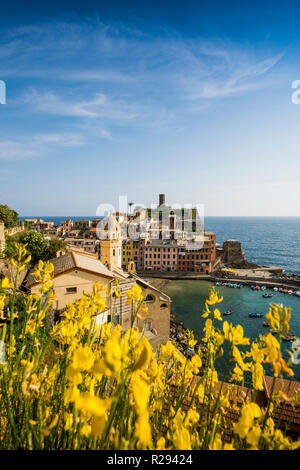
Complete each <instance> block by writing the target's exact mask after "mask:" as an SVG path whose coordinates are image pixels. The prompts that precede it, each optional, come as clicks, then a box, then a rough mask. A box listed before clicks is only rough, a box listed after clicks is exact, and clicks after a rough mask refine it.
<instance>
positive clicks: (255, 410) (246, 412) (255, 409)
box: [233, 402, 261, 439]
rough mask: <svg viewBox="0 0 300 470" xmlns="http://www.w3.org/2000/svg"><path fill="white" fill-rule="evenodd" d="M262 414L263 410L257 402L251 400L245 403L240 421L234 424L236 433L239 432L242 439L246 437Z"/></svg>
mask: <svg viewBox="0 0 300 470" xmlns="http://www.w3.org/2000/svg"><path fill="white" fill-rule="evenodd" d="M260 416H261V410H260V408H259V406H258V405H257V404H256V403H252V402H250V403H247V404H245V405H244V406H243V409H242V413H241V416H240V418H239V420H238V422H237V423H235V424H234V426H233V431H234V433H235V434H238V435H239V436H240V438H241V439H244V438H245V437H246V436H247V434H248V432H249V430H250V428H251V427H252V425H253V423H254V420H255V419H256V418H259V417H260Z"/></svg>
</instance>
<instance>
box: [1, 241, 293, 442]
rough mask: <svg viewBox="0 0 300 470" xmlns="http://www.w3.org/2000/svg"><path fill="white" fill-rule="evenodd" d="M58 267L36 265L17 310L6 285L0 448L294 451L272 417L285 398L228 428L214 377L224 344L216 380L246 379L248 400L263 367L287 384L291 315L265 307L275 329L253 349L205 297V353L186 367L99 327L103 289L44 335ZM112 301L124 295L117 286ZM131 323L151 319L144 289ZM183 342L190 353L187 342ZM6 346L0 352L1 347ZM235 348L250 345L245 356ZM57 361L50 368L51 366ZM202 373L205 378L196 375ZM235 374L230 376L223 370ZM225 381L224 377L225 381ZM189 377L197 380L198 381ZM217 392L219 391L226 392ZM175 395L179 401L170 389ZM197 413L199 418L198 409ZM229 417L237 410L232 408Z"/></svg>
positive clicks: (170, 349) (137, 337)
mask: <svg viewBox="0 0 300 470" xmlns="http://www.w3.org/2000/svg"><path fill="white" fill-rule="evenodd" d="M16 249H17V256H16V257H15V258H14V259H13V263H14V264H15V265H16V267H17V274H16V276H17V277H18V275H19V272H20V271H21V270H23V269H24V268H25V267H26V265H28V263H30V255H28V252H27V251H26V248H24V246H22V245H16ZM52 272H53V265H52V264H51V263H49V262H46V263H44V262H43V261H40V262H39V263H38V266H37V267H36V270H35V272H34V276H35V277H36V279H37V280H39V281H40V294H39V295H27V296H25V297H24V303H23V304H22V306H21V310H22V314H20V312H19V306H18V304H17V302H16V299H17V293H16V281H15V282H14V283H11V282H10V281H9V280H8V279H7V278H5V279H4V280H3V281H2V284H1V287H2V292H3V294H2V295H1V294H0V316H1V321H2V324H1V328H0V334H1V336H0V338H2V341H3V343H4V344H5V351H6V357H5V355H4V350H3V347H2V356H1V358H0V362H1V364H0V390H1V400H0V448H1V449H15V448H16V449H118V450H119V449H126V450H128V449H212V450H217V449H296V448H298V447H299V446H300V441H297V442H292V441H291V439H290V438H288V437H287V436H286V435H285V434H284V433H283V432H282V431H281V430H279V429H278V422H275V421H274V419H273V414H274V411H275V409H276V407H277V406H278V403H279V400H288V397H287V396H285V395H284V394H283V393H282V392H279V393H275V392H274V389H273V388H272V393H271V397H270V401H269V404H268V406H267V407H266V408H265V409H261V408H259V407H258V405H257V404H256V403H255V401H254V400H253V401H251V399H250V398H249V397H248V398H247V397H244V398H243V397H241V396H239V399H241V400H243V403H242V406H241V408H238V409H237V410H238V411H237V413H238V414H237V418H236V420H235V422H234V423H233V424H232V425H231V424H230V420H229V410H230V409H231V408H232V406H233V407H234V406H235V405H232V404H230V402H229V393H233V394H234V390H235V388H234V386H233V388H232V391H231V392H230V390H229V389H226V390H225V389H223V385H221V386H219V387H217V386H216V384H217V381H218V380H219V378H218V374H217V371H216V369H215V359H216V357H218V356H220V355H222V354H223V345H224V343H228V344H229V346H230V347H229V353H228V367H227V369H226V370H225V371H224V376H223V377H222V380H224V381H228V380H229V381H231V382H233V384H235V383H238V384H243V374H244V371H248V372H250V373H251V377H252V386H253V393H254V395H255V393H257V391H259V390H261V389H262V386H263V384H262V377H263V374H264V369H263V367H264V364H270V365H271V366H272V368H273V373H274V379H275V377H282V376H286V377H292V376H293V369H292V368H293V366H292V363H288V364H287V363H286V362H285V361H284V360H283V358H282V355H281V338H282V336H283V335H285V334H287V333H288V331H289V320H290V315H291V312H290V310H289V309H286V308H283V307H282V306H280V305H272V306H271V308H270V311H269V313H268V314H267V319H268V322H269V325H270V327H271V328H273V329H274V330H276V332H277V334H278V339H276V338H275V336H273V335H272V334H271V333H267V334H266V335H264V336H261V337H260V338H259V339H258V340H257V341H254V342H252V344H250V341H249V339H248V338H246V337H244V332H243V328H242V327H241V326H239V325H238V326H233V325H231V324H229V323H228V322H226V321H224V322H223V320H222V318H221V313H220V311H219V309H218V307H217V306H218V304H219V303H220V302H221V301H222V299H220V298H219V297H218V293H217V292H216V291H215V290H214V289H212V290H211V291H210V294H209V299H208V300H207V302H206V306H205V312H204V314H203V316H204V317H206V323H205V328H204V337H203V340H204V342H205V343H206V346H207V355H206V357H204V356H203V355H202V352H201V350H200V349H199V351H198V353H197V354H196V355H195V356H193V357H192V358H191V359H189V358H187V357H184V356H182V355H181V354H180V353H179V352H178V350H177V349H176V348H175V347H174V345H173V344H171V343H170V342H167V343H166V344H165V345H163V346H161V348H160V350H159V351H158V353H157V356H155V355H154V353H153V351H152V348H151V346H150V344H149V343H148V341H147V339H146V338H145V336H144V335H143V333H140V332H139V331H138V330H137V328H135V327H133V328H131V329H130V330H128V331H126V332H125V334H123V332H122V328H121V326H120V325H118V326H116V327H114V328H113V327H112V324H111V323H106V324H103V325H102V326H99V325H97V323H96V317H95V313H98V312H104V310H105V308H106V301H107V297H108V296H110V295H111V294H112V292H111V291H110V292H108V290H107V288H105V287H103V286H101V285H100V284H99V283H96V284H95V285H94V288H93V291H92V293H90V294H85V295H84V296H83V297H82V298H81V299H79V300H78V301H77V302H76V303H75V305H73V304H70V305H68V307H67V309H66V311H65V312H64V316H63V317H62V319H61V321H60V322H58V323H56V324H55V326H54V327H53V328H52V329H51V331H50V332H49V331H46V333H44V331H45V328H46V327H47V326H46V325H47V321H46V319H47V315H48V313H49V311H50V309H51V307H52V303H53V302H55V300H56V297H55V292H54V290H53V285H52V281H51V273H52ZM114 293H115V296H113V297H114V298H115V297H118V296H120V295H121V294H120V293H119V292H118V287H116V288H115V289H114ZM126 295H127V302H128V303H130V304H131V305H132V311H133V315H134V318H136V317H137V316H138V315H139V316H142V317H146V316H147V310H146V308H145V306H144V298H143V296H142V291H141V289H140V288H139V287H138V286H137V285H135V286H133V288H132V289H131V290H128V291H127V294H126ZM187 341H188V344H189V346H190V347H193V346H195V340H194V338H193V334H192V333H191V332H189V333H188V336H187ZM3 343H2V344H3ZM240 346H248V351H247V352H245V353H242V352H241V351H240ZM49 351H52V353H53V354H52V355H53V357H55V361H53V363H52V364H51V367H50V366H49V365H48V364H47V353H48V352H49ZM202 363H205V366H206V372H205V374H204V375H203V376H202V377H199V376H198V374H199V368H200V367H201V366H202ZM232 365H233V366H234V367H233V373H231V372H230V369H231V368H232V367H231V366H232ZM228 374H230V376H228ZM195 377H196V380H195ZM221 383H223V382H221ZM174 390H176V393H175V395H174V393H173V391H174ZM198 405H200V408H199V406H198ZM235 408H236V407H235ZM226 432H227V433H228V432H229V436H230V437H229V440H228V439H226Z"/></svg>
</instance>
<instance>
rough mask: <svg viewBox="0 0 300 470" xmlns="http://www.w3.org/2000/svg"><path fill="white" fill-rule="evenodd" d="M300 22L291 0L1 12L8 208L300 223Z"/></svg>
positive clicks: (0, 169)
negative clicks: (127, 204) (175, 206)
mask: <svg viewBox="0 0 300 470" xmlns="http://www.w3.org/2000/svg"><path fill="white" fill-rule="evenodd" d="M40 3H42V5H40ZM262 3H263V5H262ZM299 23H300V4H299V2H289V1H285V2H283V1H282V2H281V1H276V2H268V1H265V2H257V3H256V2H253V1H252V2H247V1H244V2H240V1H239V2H230V1H226V2H224V1H210V2H208V1H207V2H205V1H203V2H199V1H189V0H186V1H184V2H183V1H172V2H169V1H164V2H158V1H153V0H152V1H151V2H150V1H149V2H140V1H139V2H138V1H136V2H134V1H126V2H124V1H123V2H117V1H113V0H112V1H107V2H101V1H89V0H86V1H84V2H83V1H78V0H77V1H76V2H56V1H51V2H48V1H44V2H35V1H30V2H11V3H10V4H9V5H1V15H0V80H3V81H5V83H6V104H4V105H0V202H1V203H5V204H8V205H9V206H11V207H12V208H14V209H15V210H17V211H18V212H19V214H20V215H23V216H24V215H28V216H29V215H41V216H42V215H44V216H48V215H50V216H51V215H70V216H71V215H94V214H96V209H97V206H98V205H99V204H101V203H111V204H114V205H115V206H116V208H117V205H118V197H119V195H127V196H128V200H132V201H134V202H136V203H142V204H145V205H149V204H151V203H154V202H156V201H157V195H158V193H160V192H164V193H166V195H167V200H168V202H170V203H172V202H173V203H180V204H189V203H192V204H204V206H205V214H206V215H262V216H266V215H270V216H274V215H289V216H293V215H294V216H299V215H300V211H299V200H300V158H299V154H300V132H299V130H300V105H295V104H293V103H292V100H291V96H292V92H293V90H292V88H291V85H292V82H293V81H294V80H300V33H299V31H300V28H299V26H300V24H299Z"/></svg>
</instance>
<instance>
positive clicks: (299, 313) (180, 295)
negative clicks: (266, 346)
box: [162, 280, 300, 381]
mask: <svg viewBox="0 0 300 470" xmlns="http://www.w3.org/2000/svg"><path fill="white" fill-rule="evenodd" d="M213 285H214V284H213V283H212V282H208V281H200V280H176V281H170V282H169V283H168V284H166V285H165V286H164V287H162V290H163V291H164V292H165V293H166V294H167V295H169V296H170V297H171V299H172V304H171V311H172V313H173V314H174V316H175V319H176V320H179V321H182V322H183V323H184V325H185V326H186V327H187V328H189V329H190V330H193V331H194V335H195V338H197V339H201V338H203V336H204V334H203V327H204V324H205V321H206V318H203V317H202V314H203V310H204V306H205V300H206V299H207V298H208V294H209V288H210V287H211V286H213ZM216 289H217V290H218V292H219V294H220V297H221V296H222V297H223V301H222V303H220V304H218V308H219V310H220V311H221V313H222V312H226V311H227V310H232V314H231V315H229V316H225V315H223V321H225V320H226V321H228V322H229V323H232V324H233V325H237V324H240V325H242V327H243V328H244V335H245V336H246V337H248V338H250V339H251V341H253V340H254V339H255V338H258V336H259V335H260V334H265V333H267V332H268V330H269V329H268V327H265V326H263V321H266V318H265V314H266V313H268V310H269V305H270V303H271V302H274V303H279V304H282V305H284V306H285V307H291V308H292V314H291V320H290V333H291V334H295V335H296V336H297V337H298V338H299V337H300V297H296V296H294V295H289V294H283V293H280V292H274V291H273V290H271V289H267V291H266V292H268V293H272V294H273V297H272V298H269V299H267V298H264V297H262V292H261V291H256V290H252V289H251V288H250V287H247V286H244V287H242V288H240V289H233V288H229V287H225V286H217V287H216ZM250 312H258V313H262V314H263V317H261V318H250V317H249V313H250ZM217 323H218V322H217ZM220 328H222V326H221V323H220ZM290 348H291V343H289V342H284V343H282V353H283V357H284V359H285V360H286V361H287V360H288V359H289V355H288V352H287V351H288V350H290ZM224 350H225V354H224V357H222V358H221V359H219V360H218V363H217V367H216V368H217V370H218V372H219V373H220V377H222V373H223V370H224V369H225V363H226V351H227V348H226V347H225V346H224ZM242 350H244V351H245V350H247V348H246V347H243V348H242ZM266 371H267V373H268V374H270V373H271V370H270V368H266ZM294 372H295V376H294V378H293V380H296V381H300V364H299V365H298V366H296V367H295V369H294Z"/></svg>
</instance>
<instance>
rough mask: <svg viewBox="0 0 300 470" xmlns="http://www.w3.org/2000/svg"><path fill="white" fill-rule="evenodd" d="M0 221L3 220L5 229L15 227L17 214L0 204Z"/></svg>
mask: <svg viewBox="0 0 300 470" xmlns="http://www.w3.org/2000/svg"><path fill="white" fill-rule="evenodd" d="M0 220H3V222H4V226H5V228H11V227H14V226H15V225H17V223H18V221H19V214H18V213H17V212H16V211H14V210H12V209H10V208H9V207H8V206H7V205H3V204H0Z"/></svg>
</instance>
